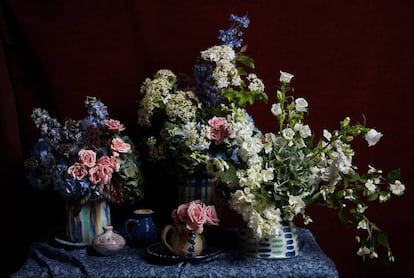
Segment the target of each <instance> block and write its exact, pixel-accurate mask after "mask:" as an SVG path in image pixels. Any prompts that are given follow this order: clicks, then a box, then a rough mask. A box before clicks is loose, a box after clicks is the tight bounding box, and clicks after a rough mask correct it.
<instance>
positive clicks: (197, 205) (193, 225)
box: [171, 200, 220, 234]
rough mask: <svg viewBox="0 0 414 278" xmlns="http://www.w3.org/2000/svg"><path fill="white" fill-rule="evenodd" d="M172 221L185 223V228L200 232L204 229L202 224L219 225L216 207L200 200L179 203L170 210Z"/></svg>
mask: <svg viewBox="0 0 414 278" xmlns="http://www.w3.org/2000/svg"><path fill="white" fill-rule="evenodd" d="M171 217H172V220H173V221H174V223H178V224H179V223H181V224H185V226H186V228H187V230H189V231H194V232H195V233H197V234H201V233H203V231H204V225H212V226H218V225H219V222H220V220H219V218H218V217H217V213H216V208H215V207H214V206H213V205H206V204H204V203H203V202H202V201H201V200H195V201H191V202H188V203H185V204H181V205H179V206H178V207H177V208H176V209H174V210H173V212H172V215H171Z"/></svg>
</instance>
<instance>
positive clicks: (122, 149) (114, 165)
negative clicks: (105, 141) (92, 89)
mask: <svg viewBox="0 0 414 278" xmlns="http://www.w3.org/2000/svg"><path fill="white" fill-rule="evenodd" d="M105 125H106V127H107V128H108V130H109V131H111V132H114V133H118V132H120V131H122V130H124V129H125V128H124V127H123V125H122V124H121V123H120V122H119V121H117V120H113V119H110V120H107V121H106V122H105ZM110 149H111V152H112V156H106V155H104V156H101V157H100V158H98V159H97V157H96V156H97V154H96V152H95V151H93V150H85V149H82V150H80V151H79V153H78V159H79V162H75V164H73V165H71V166H70V167H69V168H68V170H67V172H68V174H69V175H71V176H72V177H74V178H75V179H77V180H82V179H83V178H85V177H86V176H88V177H89V180H90V182H92V183H93V184H96V185H100V186H104V185H108V184H109V183H110V182H111V179H112V174H113V172H118V171H119V167H120V166H121V161H120V160H119V159H118V157H119V154H120V153H128V152H129V151H130V150H131V145H130V144H128V143H125V142H124V141H123V140H122V139H121V138H119V137H115V138H113V139H112V141H111V146H110Z"/></svg>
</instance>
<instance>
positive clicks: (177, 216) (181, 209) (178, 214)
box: [172, 204, 188, 223]
mask: <svg viewBox="0 0 414 278" xmlns="http://www.w3.org/2000/svg"><path fill="white" fill-rule="evenodd" d="M187 210H188V204H182V205H179V206H178V208H177V209H175V210H174V211H173V215H172V217H173V220H174V222H176V223H179V222H187V219H188V212H187Z"/></svg>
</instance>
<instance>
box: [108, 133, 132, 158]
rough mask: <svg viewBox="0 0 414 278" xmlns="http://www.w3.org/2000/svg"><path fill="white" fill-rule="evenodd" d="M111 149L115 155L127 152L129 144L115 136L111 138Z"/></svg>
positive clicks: (129, 147)
mask: <svg viewBox="0 0 414 278" xmlns="http://www.w3.org/2000/svg"><path fill="white" fill-rule="evenodd" d="M111 149H112V151H113V152H114V155H115V156H117V155H118V153H128V152H129V151H130V150H131V145H130V144H128V143H125V142H124V141H123V140H122V139H121V138H119V137H116V138H114V139H112V143H111Z"/></svg>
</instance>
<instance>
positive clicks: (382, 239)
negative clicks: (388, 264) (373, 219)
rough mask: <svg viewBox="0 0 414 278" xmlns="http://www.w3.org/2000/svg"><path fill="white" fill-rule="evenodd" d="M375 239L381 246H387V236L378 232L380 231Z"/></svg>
mask: <svg viewBox="0 0 414 278" xmlns="http://www.w3.org/2000/svg"><path fill="white" fill-rule="evenodd" d="M377 241H378V243H379V244H381V245H382V246H387V245H388V237H387V235H386V234H385V233H383V232H380V233H378V234H377Z"/></svg>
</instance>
